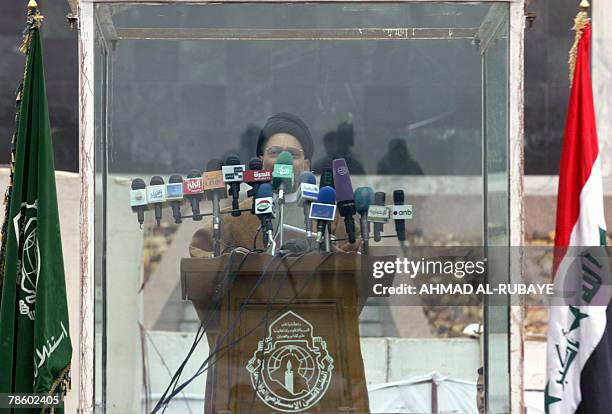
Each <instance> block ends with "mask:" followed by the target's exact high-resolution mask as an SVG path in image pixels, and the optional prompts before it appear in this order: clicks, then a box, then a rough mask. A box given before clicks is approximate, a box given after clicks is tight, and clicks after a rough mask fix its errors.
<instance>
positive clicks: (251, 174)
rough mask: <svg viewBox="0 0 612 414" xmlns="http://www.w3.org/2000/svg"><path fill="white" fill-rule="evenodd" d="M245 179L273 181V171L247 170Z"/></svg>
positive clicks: (247, 180) (253, 181) (251, 181)
mask: <svg viewBox="0 0 612 414" xmlns="http://www.w3.org/2000/svg"><path fill="white" fill-rule="evenodd" d="M243 175H244V181H245V182H247V183H255V182H268V181H272V171H270V170H246V171H245V172H244V174H243Z"/></svg>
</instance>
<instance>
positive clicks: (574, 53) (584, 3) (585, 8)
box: [568, 0, 591, 87]
mask: <svg viewBox="0 0 612 414" xmlns="http://www.w3.org/2000/svg"><path fill="white" fill-rule="evenodd" d="M590 8H591V5H590V4H589V1H588V0H581V1H580V11H579V12H578V14H577V15H576V17H575V18H574V27H572V30H574V31H575V32H576V37H575V38H574V44H573V45H572V48H571V49H570V51H569V61H568V64H569V79H570V87H571V86H572V83H574V69H575V68H576V58H577V57H578V43H579V42H580V39H581V38H582V32H583V31H584V28H585V27H586V25H587V24H589V22H590V21H591V19H589V9H590Z"/></svg>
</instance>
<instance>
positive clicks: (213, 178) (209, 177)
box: [202, 171, 225, 190]
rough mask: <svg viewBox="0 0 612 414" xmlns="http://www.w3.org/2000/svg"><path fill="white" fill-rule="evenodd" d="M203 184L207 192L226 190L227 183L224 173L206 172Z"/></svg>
mask: <svg viewBox="0 0 612 414" xmlns="http://www.w3.org/2000/svg"><path fill="white" fill-rule="evenodd" d="M202 184H203V186H204V189H205V190H215V189H217V188H225V182H224V181H223V173H221V171H205V172H204V178H203V183H202Z"/></svg>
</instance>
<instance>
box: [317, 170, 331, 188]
mask: <svg viewBox="0 0 612 414" xmlns="http://www.w3.org/2000/svg"><path fill="white" fill-rule="evenodd" d="M319 187H332V188H333V187H334V170H332V169H331V168H323V171H321V180H320V181H319Z"/></svg>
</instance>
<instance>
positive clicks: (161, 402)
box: [151, 250, 276, 414]
mask: <svg viewBox="0 0 612 414" xmlns="http://www.w3.org/2000/svg"><path fill="white" fill-rule="evenodd" d="M251 253H253V252H252V251H250V250H249V252H248V253H247V254H246V255H245V256H244V258H243V259H242V261H241V262H240V264H239V266H238V268H237V269H236V270H234V271H233V272H231V273H232V274H233V278H232V282H233V280H234V279H235V273H236V272H237V271H238V270H240V268H241V267H242V265H243V264H244V262H245V261H246V258H247V257H248V256H249V254H251ZM233 254H234V251H232V252H231V253H230V259H229V260H228V268H231V257H232V255H233ZM274 259H276V257H275V256H273V257H272V259H271V260H269V261H268V263H267V264H266V266H265V268H264V271H263V272H262V274H261V275H260V276H259V278H258V280H257V281H256V284H255V286H254V287H253V289H252V290H251V292H250V293H249V295H248V296H247V298H246V300H245V303H243V306H241V308H240V310H239V315H238V316H240V314H241V312H242V310H243V307H244V305H245V304H246V303H247V302H248V300H249V299H250V297H251V296H252V295H253V294H254V292H255V290H256V288H257V287H258V286H259V284H260V283H261V281H262V280H263V277H264V276H265V273H266V271H267V268H268V267H269V265H270V264H271V263H272V262H273V261H274ZM228 274H229V269H228V272H227V273H226V276H227V275H228ZM232 284H233V283H230V284H229V285H230V286H231V285H232ZM220 299H221V298H218V299H217V300H216V301H214V302H213V303H215V306H216V307H217V308H218V307H219V305H220V302H221V300H220ZM208 323H210V320H208V321H207V324H206V328H207V327H208ZM201 326H202V325H201ZM206 328H205V329H206ZM231 329H233V326H232V327H231ZM204 332H205V330H204V331H203V332H201V333H200V329H198V334H200V337H199V338H197V343H199V341H201V338H202V337H203V336H204V335H203V334H204ZM229 332H230V330H229V329H228V331H227V332H226V333H225V334H224V337H223V339H225V336H227V335H228V334H229ZM197 343H194V345H192V348H191V349H190V351H189V353H188V355H187V358H186V359H185V360H184V361H183V363H182V364H181V366H180V368H179V371H180V372H178V371H177V374H175V377H176V380H175V379H174V377H173V380H172V381H171V384H172V383H173V382H174V386H173V387H172V391H171V392H170V395H168V396H167V394H168V390H169V389H170V387H171V385H168V387H167V389H166V391H165V392H164V394H163V395H162V396H161V397H160V399H159V401H158V402H157V404H156V406H155V408H154V409H153V411H151V414H154V413H156V412H158V411H159V409H160V408H161V405H163V406H164V410H163V411H162V413H163V412H164V411H165V410H166V407H167V406H168V404H169V403H170V401H171V400H172V398H174V397H175V396H176V395H177V394H178V393H180V391H181V390H183V389H184V388H185V387H186V386H187V385H189V383H191V382H192V381H193V380H194V379H195V378H196V377H197V376H199V375H201V373H200V371H201V370H202V368H203V366H204V365H206V363H207V362H208V361H209V360H210V358H211V356H213V355H214V352H213V354H209V356H208V358H206V360H204V362H203V363H202V365H201V366H200V368H199V369H198V373H197V374H196V375H194V376H192V377H191V378H190V379H189V380H188V381H187V382H186V383H182V384H181V386H179V388H178V389H177V388H176V387H177V385H178V379H179V378H180V375H181V373H182V370H183V369H184V366H185V365H186V363H187V360H188V359H189V358H190V357H191V355H192V354H193V351H194V350H195V347H196V346H197ZM217 343H219V338H217Z"/></svg>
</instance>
